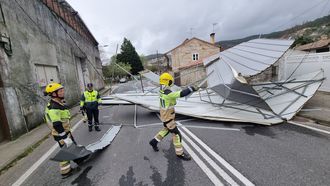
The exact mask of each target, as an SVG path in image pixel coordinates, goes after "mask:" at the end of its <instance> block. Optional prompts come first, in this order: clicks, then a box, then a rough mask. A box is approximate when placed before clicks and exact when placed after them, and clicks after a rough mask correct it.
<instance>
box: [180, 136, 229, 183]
mask: <svg viewBox="0 0 330 186" xmlns="http://www.w3.org/2000/svg"><path fill="white" fill-rule="evenodd" d="M182 145H183V147H184V148H185V150H186V151H187V152H188V153H189V154H190V155H191V157H192V159H193V160H194V161H195V162H196V163H197V165H198V166H199V167H200V168H201V169H202V171H203V172H204V173H205V174H206V176H207V177H209V179H210V180H211V181H212V183H213V184H214V185H219V186H222V185H223V184H222V183H221V181H220V180H219V178H218V177H217V176H216V175H215V174H214V173H213V172H212V171H211V170H210V169H209V168H208V167H207V166H206V165H205V163H204V162H203V161H202V160H201V159H200V158H199V157H198V156H197V155H196V154H195V153H194V151H193V150H191V148H190V147H189V146H188V145H187V144H186V143H185V142H184V141H182Z"/></svg>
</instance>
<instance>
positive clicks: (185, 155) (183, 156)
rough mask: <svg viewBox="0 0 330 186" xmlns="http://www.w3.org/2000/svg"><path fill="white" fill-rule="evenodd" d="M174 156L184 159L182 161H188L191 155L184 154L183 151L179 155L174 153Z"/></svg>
mask: <svg viewBox="0 0 330 186" xmlns="http://www.w3.org/2000/svg"><path fill="white" fill-rule="evenodd" d="M176 156H177V157H178V158H180V159H182V160H184V161H190V160H191V157H190V155H189V154H185V153H183V154H181V155H176Z"/></svg>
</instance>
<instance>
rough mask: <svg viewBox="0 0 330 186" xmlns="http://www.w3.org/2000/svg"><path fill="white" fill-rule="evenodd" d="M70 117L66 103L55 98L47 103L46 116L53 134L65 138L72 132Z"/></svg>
mask: <svg viewBox="0 0 330 186" xmlns="http://www.w3.org/2000/svg"><path fill="white" fill-rule="evenodd" d="M70 117H71V116H70V111H69V109H68V107H67V106H66V105H64V104H62V103H59V102H57V101H54V100H53V99H52V100H50V102H49V103H48V104H47V107H46V110H45V118H46V121H47V124H48V126H49V128H50V129H51V134H52V135H53V136H56V137H59V136H62V137H63V138H65V137H66V136H67V134H68V133H69V132H70V122H69V120H70Z"/></svg>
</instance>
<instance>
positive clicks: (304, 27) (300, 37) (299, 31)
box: [216, 15, 330, 49]
mask: <svg viewBox="0 0 330 186" xmlns="http://www.w3.org/2000/svg"><path fill="white" fill-rule="evenodd" d="M322 35H323V36H324V35H326V36H327V37H328V38H330V15H328V16H324V17H321V18H318V19H315V20H314V21H309V22H306V23H304V24H301V25H296V26H294V27H292V28H289V29H286V30H283V31H278V32H272V33H268V34H262V35H260V37H261V38H290V37H291V38H294V39H295V40H296V41H295V43H294V44H293V46H295V45H303V44H307V43H311V42H314V41H317V40H319V39H320V38H321V36H322ZM256 38H259V35H252V36H248V37H245V38H241V39H235V40H226V41H218V42H216V44H217V45H220V46H221V47H222V48H223V49H227V48H230V47H233V46H235V45H237V44H239V43H242V42H245V41H248V40H251V39H256Z"/></svg>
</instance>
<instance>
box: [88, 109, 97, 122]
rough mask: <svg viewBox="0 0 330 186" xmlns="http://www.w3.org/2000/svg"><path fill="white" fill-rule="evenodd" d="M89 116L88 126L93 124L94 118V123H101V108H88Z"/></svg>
mask: <svg viewBox="0 0 330 186" xmlns="http://www.w3.org/2000/svg"><path fill="white" fill-rule="evenodd" d="M86 113H87V118H88V126H93V118H94V124H95V125H99V109H88V108H87V109H86Z"/></svg>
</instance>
